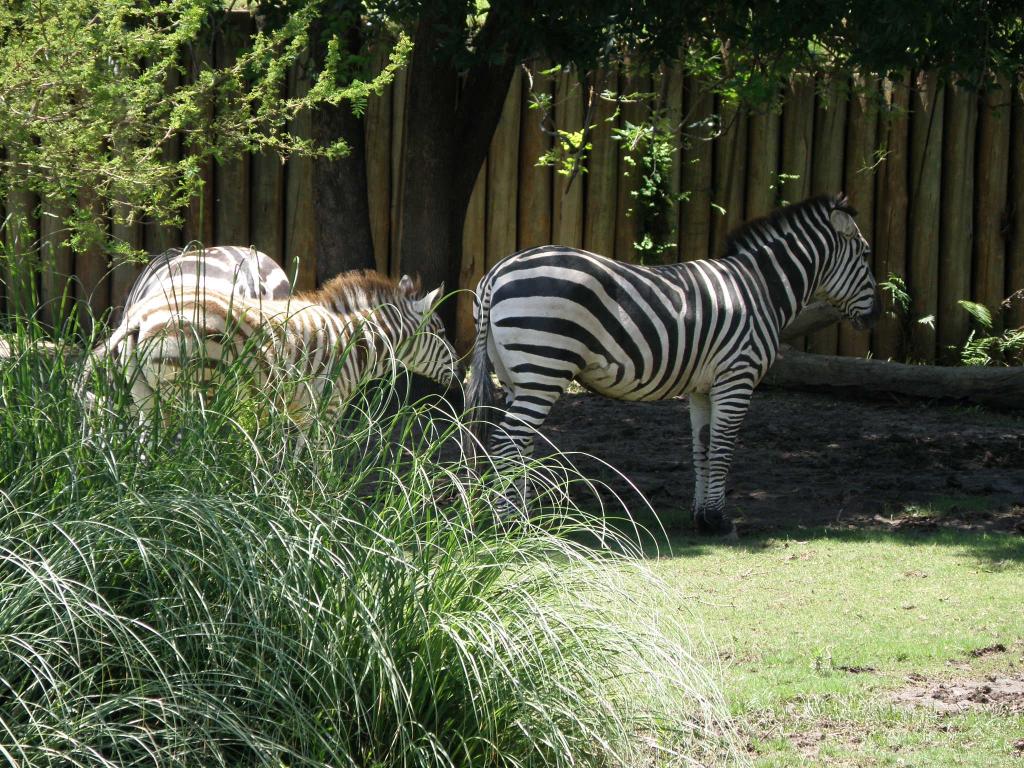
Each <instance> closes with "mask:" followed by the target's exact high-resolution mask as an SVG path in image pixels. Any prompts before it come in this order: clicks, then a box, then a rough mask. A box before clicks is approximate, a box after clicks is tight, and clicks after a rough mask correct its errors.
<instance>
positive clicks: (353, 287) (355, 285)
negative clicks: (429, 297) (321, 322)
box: [296, 269, 420, 313]
mask: <svg viewBox="0 0 1024 768" xmlns="http://www.w3.org/2000/svg"><path fill="white" fill-rule="evenodd" d="M419 292H420V281H419V278H417V279H416V280H415V281H412V282H410V283H409V284H405V283H402V284H400V283H399V282H398V281H396V280H393V279H392V278H390V277H388V276H387V275H382V274H381V273H380V272H377V271H375V270H372V269H356V270H352V271H350V272H342V273H341V274H340V275H336V276H335V277H332V278H331V279H330V280H328V281H327V282H326V283H324V284H323V285H322V286H321V287H320V288H319V289H317V290H313V291H303V292H301V293H298V294H296V298H298V299H301V300H303V301H308V302H311V303H314V304H323V305H324V306H328V307H331V308H332V309H334V310H336V311H338V312H342V313H344V312H352V311H356V310H360V309H370V308H373V307H379V306H381V305H382V304H395V303H397V302H399V301H403V300H407V299H412V298H415V297H416V296H418V295H419Z"/></svg>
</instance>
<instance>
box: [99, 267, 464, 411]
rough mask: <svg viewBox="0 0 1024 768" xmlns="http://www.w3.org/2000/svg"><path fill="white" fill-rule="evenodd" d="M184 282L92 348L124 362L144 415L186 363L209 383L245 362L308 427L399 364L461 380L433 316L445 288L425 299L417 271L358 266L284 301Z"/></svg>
mask: <svg viewBox="0 0 1024 768" xmlns="http://www.w3.org/2000/svg"><path fill="white" fill-rule="evenodd" d="M185 283H186V284H185V285H184V286H182V285H172V286H170V287H171V288H172V290H170V291H168V295H166V296H165V295H164V294H163V292H162V291H161V292H155V293H153V294H151V295H149V296H147V297H145V298H143V299H142V300H140V301H138V302H136V303H134V304H133V305H132V306H131V307H130V308H129V309H128V310H127V311H126V313H125V316H124V319H123V320H122V321H121V324H120V325H119V326H118V328H117V329H116V330H115V331H114V333H113V334H112V335H111V337H110V339H109V340H108V341H107V342H106V343H105V344H102V345H100V346H99V347H97V348H96V349H95V350H94V351H93V361H92V364H95V360H98V359H101V358H103V357H105V356H111V357H113V358H114V359H115V360H116V361H117V363H118V364H119V367H120V368H121V369H122V370H123V371H124V374H125V376H126V378H127V380H128V382H129V384H130V386H131V394H132V399H133V401H134V404H135V406H136V407H137V408H138V409H139V411H140V413H141V414H142V415H143V416H144V417H147V416H148V415H149V414H150V413H151V412H152V410H153V407H154V404H155V401H156V398H155V397H154V395H155V394H156V393H157V392H158V391H159V390H161V389H162V388H163V387H165V386H168V385H173V384H174V383H175V380H176V379H178V377H179V376H181V373H182V368H183V367H184V366H185V365H192V364H198V365H199V366H200V369H201V374H202V378H203V380H204V381H206V380H213V379H215V377H216V373H217V370H218V369H219V368H221V367H222V366H223V365H225V364H227V363H230V362H231V361H232V360H235V359H238V358H241V359H242V360H244V361H245V365H246V366H247V367H248V368H249V369H250V370H251V371H252V373H253V374H254V377H255V381H256V383H257V384H258V385H259V386H260V388H261V390H262V389H266V390H267V391H269V392H272V393H274V394H276V395H278V396H279V397H280V394H279V393H281V392H284V393H285V394H284V402H281V403H280V405H281V406H282V407H284V408H285V409H286V410H287V411H288V413H289V416H290V418H291V419H292V421H293V422H294V423H295V424H296V425H297V426H299V427H300V428H305V427H308V426H309V425H310V423H311V421H312V419H313V417H314V415H315V413H316V411H317V409H318V408H319V407H320V406H321V405H325V406H326V410H327V414H328V416H331V415H332V414H333V413H334V411H335V410H336V409H337V407H338V406H339V405H340V404H341V403H342V402H343V401H344V400H345V399H346V398H348V397H349V396H350V395H351V394H352V393H353V392H354V390H355V389H356V387H357V386H358V385H359V383H360V382H362V381H364V380H366V379H367V378H373V377H377V376H382V375H384V374H385V373H387V372H388V371H390V370H391V369H392V366H393V365H394V363H395V362H396V361H397V362H399V363H401V364H403V365H404V366H405V367H407V368H408V369H410V370H411V371H413V372H415V373H420V374H422V375H425V376H428V377H429V378H432V379H434V380H435V381H438V382H440V383H442V384H445V385H447V384H450V383H451V382H452V381H453V380H454V377H455V372H456V370H457V365H456V360H457V356H456V353H455V350H454V349H453V347H452V346H451V344H449V343H448V341H447V339H446V338H445V336H444V327H443V325H442V323H441V320H440V318H439V317H438V316H437V314H436V313H435V312H434V305H435V304H436V303H437V301H438V300H439V298H440V296H441V295H442V290H443V288H442V287H439V288H437V289H435V290H433V291H431V292H430V293H428V294H426V295H425V296H422V297H421V296H419V293H420V292H419V290H418V287H417V286H416V285H415V284H414V282H413V281H412V280H410V279H409V277H408V276H405V277H403V278H402V279H401V281H399V282H398V283H396V282H395V281H393V280H391V279H390V278H388V277H385V276H384V275H381V274H379V273H377V272H372V271H356V272H348V273H344V274H342V275H339V276H337V277H335V278H333V279H332V280H330V281H328V282H327V283H326V284H325V285H324V286H323V287H322V288H321V289H320V290H317V291H311V292H307V293H301V294H298V295H296V296H293V297H290V298H288V299H286V300H279V299H261V298H249V297H245V296H239V295H237V294H229V293H223V292H220V291H216V290H211V289H209V288H206V287H205V286H202V285H199V286H197V285H195V283H193V282H190V281H188V280H186V281H185ZM282 385H283V386H282ZM325 400H326V402H324V401H325Z"/></svg>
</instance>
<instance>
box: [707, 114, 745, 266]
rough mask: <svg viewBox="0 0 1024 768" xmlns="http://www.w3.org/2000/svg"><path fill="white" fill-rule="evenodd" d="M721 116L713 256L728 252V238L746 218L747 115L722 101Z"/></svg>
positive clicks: (712, 235)
mask: <svg viewBox="0 0 1024 768" xmlns="http://www.w3.org/2000/svg"><path fill="white" fill-rule="evenodd" d="M718 114H719V115H720V116H721V119H722V133H721V135H720V136H719V137H718V140H717V141H716V142H715V168H714V183H715V186H714V200H715V206H714V208H715V212H714V213H713V214H712V218H711V238H712V240H711V241H712V246H711V255H712V256H721V255H722V254H723V253H724V252H725V239H726V236H727V235H728V234H729V233H730V232H732V231H733V230H734V229H735V228H736V227H738V226H739V225H740V224H742V223H743V222H744V220H745V218H746V215H745V211H744V208H743V203H744V198H745V197H746V182H747V173H746V171H747V116H746V113H745V112H744V111H743V110H742V109H739V108H737V107H736V105H734V104H729V103H727V102H726V101H725V100H724V99H721V98H720V99H719V107H718ZM719 209H722V210H719ZM723 210H724V213H723Z"/></svg>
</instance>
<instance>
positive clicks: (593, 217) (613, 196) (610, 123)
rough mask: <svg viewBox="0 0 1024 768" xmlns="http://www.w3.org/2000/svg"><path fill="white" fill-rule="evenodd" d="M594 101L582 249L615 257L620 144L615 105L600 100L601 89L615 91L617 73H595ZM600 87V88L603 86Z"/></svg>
mask: <svg viewBox="0 0 1024 768" xmlns="http://www.w3.org/2000/svg"><path fill="white" fill-rule="evenodd" d="M594 81H595V86H594V91H595V93H594V94H593V95H592V96H591V98H594V99H596V102H595V104H594V109H593V118H592V119H593V122H594V123H595V124H596V126H597V127H596V128H594V133H593V135H592V136H591V141H592V143H593V145H594V148H593V149H592V150H591V152H590V158H589V159H588V161H587V176H586V186H587V196H586V197H587V210H586V219H585V223H584V227H583V247H584V248H585V249H586V250H588V251H592V252H594V253H599V254H601V255H602V256H613V255H614V254H615V220H616V213H617V212H616V209H617V207H618V185H619V181H620V180H619V144H618V142H617V141H616V140H615V139H613V138H612V129H613V128H615V127H616V125H617V124H618V119H617V118H616V117H614V115H615V112H616V110H617V108H618V105H617V104H615V103H614V102H611V101H608V100H606V99H602V98H600V96H599V95H598V94H597V92H598V91H600V90H601V89H602V87H606V88H607V89H608V90H610V91H615V92H618V89H619V81H618V73H617V72H614V71H609V72H598V73H597V74H596V75H595V77H594ZM602 84H603V86H602Z"/></svg>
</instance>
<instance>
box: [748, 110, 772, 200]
mask: <svg viewBox="0 0 1024 768" xmlns="http://www.w3.org/2000/svg"><path fill="white" fill-rule="evenodd" d="M749 120H750V127H749V129H748V138H747V154H748V156H749V158H750V160H749V163H748V165H747V199H746V217H747V219H756V218H759V217H761V216H766V215H768V214H769V213H771V211H772V210H773V209H774V208H775V206H776V198H777V194H776V193H777V191H778V188H777V185H778V174H779V147H780V146H781V136H780V133H779V128H780V120H779V113H778V112H776V111H775V110H774V108H773V107H771V106H767V107H764V108H762V109H759V110H757V111H756V112H754V113H752V114H751V115H750V118H749Z"/></svg>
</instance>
